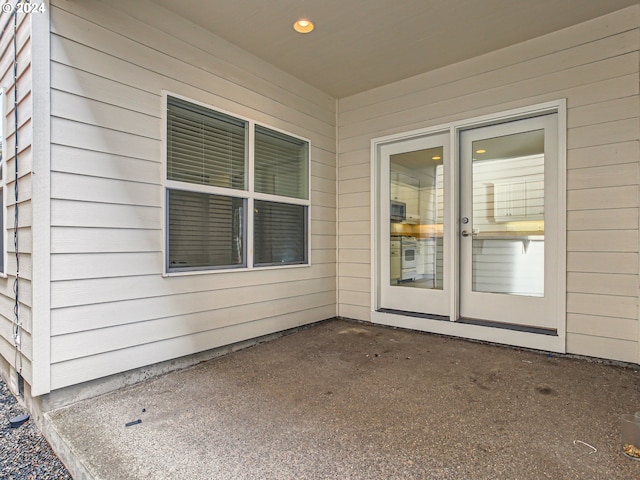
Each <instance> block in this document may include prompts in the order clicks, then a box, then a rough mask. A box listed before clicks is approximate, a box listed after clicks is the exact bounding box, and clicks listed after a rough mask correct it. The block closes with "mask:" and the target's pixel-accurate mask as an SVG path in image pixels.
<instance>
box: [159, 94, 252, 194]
mask: <svg viewBox="0 0 640 480" xmlns="http://www.w3.org/2000/svg"><path fill="white" fill-rule="evenodd" d="M247 128H248V127H247V123H246V122H244V121H242V120H239V119H237V118H233V117H230V116H228V115H224V114H223V113H220V112H216V111H213V110H210V109H207V108H205V107H201V106H199V105H195V104H192V103H188V102H185V101H183V100H180V99H177V98H174V97H168V98H167V179H169V180H176V181H180V182H189V183H196V184H200V185H211V186H216V187H226V188H235V189H245V188H246V181H245V179H246V174H245V170H246V158H247V155H246V152H247V141H248V139H247V137H248V135H247Z"/></svg>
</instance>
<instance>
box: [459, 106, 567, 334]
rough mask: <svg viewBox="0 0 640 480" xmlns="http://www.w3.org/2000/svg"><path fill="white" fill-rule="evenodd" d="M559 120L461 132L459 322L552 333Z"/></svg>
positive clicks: (545, 118) (535, 120)
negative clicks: (520, 326)
mask: <svg viewBox="0 0 640 480" xmlns="http://www.w3.org/2000/svg"><path fill="white" fill-rule="evenodd" d="M557 155H558V146H557V115H556V114H550V115H543V116H539V117H534V118H529V119H525V120H517V121H512V122H508V123H503V124H499V125H491V126H486V127H481V128H474V129H470V130H465V131H462V132H461V134H460V227H459V252H460V261H459V282H460V285H459V300H460V313H459V314H460V317H462V318H469V319H481V320H488V321H492V322H502V323H507V324H513V325H524V326H529V327H535V328H546V329H554V328H556V326H557V319H556V311H557V301H558V250H557V244H558V211H557V204H558V202H557V201H556V199H557V198H558V195H559V191H558V180H557V179H558V175H557V164H558V157H557Z"/></svg>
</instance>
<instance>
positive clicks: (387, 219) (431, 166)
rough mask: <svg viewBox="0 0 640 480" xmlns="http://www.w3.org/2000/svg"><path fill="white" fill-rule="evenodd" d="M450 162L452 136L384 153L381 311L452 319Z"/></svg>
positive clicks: (398, 145)
mask: <svg viewBox="0 0 640 480" xmlns="http://www.w3.org/2000/svg"><path fill="white" fill-rule="evenodd" d="M448 157H449V133H444V134H435V135H428V136H424V137H420V138H412V139H408V140H402V141H399V142H395V143H392V144H388V145H383V146H382V147H381V149H380V156H379V161H380V165H379V172H380V175H379V181H380V187H379V192H380V203H379V212H380V217H379V222H378V243H379V251H380V255H379V257H378V271H379V278H380V281H379V292H380V307H381V308H384V309H391V310H399V311H406V312H428V313H429V314H433V315H449V308H450V306H449V303H450V298H451V297H450V295H451V293H450V290H451V289H450V280H449V277H450V273H449V270H450V262H449V246H448V245H447V242H446V240H445V238H446V237H448V236H449V234H450V233H449V226H448V224H447V223H448V222H446V221H445V219H446V218H447V217H448V215H449V208H450V200H449V198H448V196H449V192H448V188H446V186H445V182H446V175H447V172H446V170H447V167H445V165H448Z"/></svg>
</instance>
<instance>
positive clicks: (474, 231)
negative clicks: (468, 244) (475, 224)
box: [460, 228, 480, 237]
mask: <svg viewBox="0 0 640 480" xmlns="http://www.w3.org/2000/svg"><path fill="white" fill-rule="evenodd" d="M478 233H480V229H479V228H472V229H471V231H470V232H467V231H466V230H462V231H461V232H460V235H462V236H463V237H470V236H472V235H477V234H478Z"/></svg>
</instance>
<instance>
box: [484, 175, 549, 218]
mask: <svg viewBox="0 0 640 480" xmlns="http://www.w3.org/2000/svg"><path fill="white" fill-rule="evenodd" d="M493 195H494V200H493V202H494V203H493V205H494V216H495V220H496V222H512V221H518V220H542V219H543V218H544V181H542V180H539V181H537V180H534V181H525V180H519V181H507V182H496V183H495V184H494V186H493Z"/></svg>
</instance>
